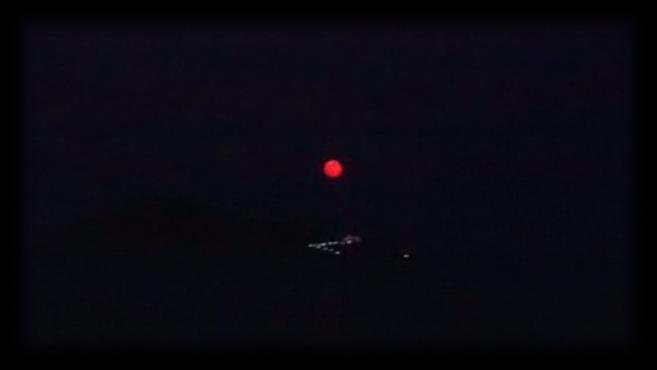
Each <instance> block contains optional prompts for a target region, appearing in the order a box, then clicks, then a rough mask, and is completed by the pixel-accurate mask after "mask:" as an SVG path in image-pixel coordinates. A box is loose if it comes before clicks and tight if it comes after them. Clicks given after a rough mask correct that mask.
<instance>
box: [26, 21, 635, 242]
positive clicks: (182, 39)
mask: <svg viewBox="0 0 657 370" xmlns="http://www.w3.org/2000/svg"><path fill="white" fill-rule="evenodd" d="M24 37H25V38H24V61H25V68H24V70H23V73H24V76H23V77H24V83H25V84H24V89H23V92H24V96H25V99H26V100H25V104H24V107H25V109H26V112H25V118H26V121H25V126H24V128H25V130H24V137H25V140H26V141H25V142H24V144H25V145H24V149H25V152H24V154H25V155H26V157H25V158H26V162H24V163H25V165H26V172H25V173H26V176H27V177H26V192H25V194H26V196H25V201H26V207H27V208H26V209H27V216H28V218H27V222H28V224H27V225H28V229H27V230H28V237H29V238H34V239H39V238H44V237H46V236H47V235H49V233H52V232H54V231H56V230H58V229H59V228H61V227H62V226H65V225H70V224H75V223H76V222H79V221H80V220H83V219H84V218H86V217H90V216H92V215H95V214H100V213H103V212H106V211H107V210H111V209H113V208H117V207H120V206H122V205H124V204H126V203H130V202H132V201H135V200H139V199H146V198H148V197H151V196H154V195H175V196H181V197H187V198H190V199H195V200H199V201H201V202H206V203H207V204H212V205H219V206H223V207H227V208H229V209H231V210H234V211H237V212H240V213H245V214H251V215H256V216H258V217H263V218H272V219H279V220H292V221H295V220H316V221H317V222H325V223H331V222H338V223H339V222H343V221H344V219H347V218H348V219H349V221H348V222H349V223H350V224H352V225H354V229H355V231H357V232H361V233H362V234H363V235H364V236H365V237H366V236H367V230H386V231H389V232H392V233H395V234H396V235H400V236H401V237H403V238H407V239H408V241H409V243H410V244H413V245H414V248H415V249H417V250H418V251H419V252H418V253H427V254H430V253H441V252H464V253H481V254H505V253H511V254H514V253H530V254H534V253H536V254H543V253H556V254H564V253H565V254H568V253H573V254H585V255H590V254H601V255H603V254H608V253H614V254H616V253H623V252H624V251H626V250H627V248H628V246H629V245H630V241H631V239H630V237H631V233H630V231H631V229H630V226H631V220H630V218H629V217H630V215H631V209H630V201H631V189H632V184H631V182H630V179H631V176H630V175H631V173H632V172H631V171H632V168H631V165H632V158H631V154H632V147H631V139H632V134H633V132H632V127H633V125H634V118H635V117H634V110H633V96H632V92H633V91H634V86H633V85H632V83H631V82H632V78H633V70H632V68H633V66H634V60H633V55H634V49H633V39H632V37H633V34H632V28H631V27H630V26H629V25H623V24H580V25H575V24H573V25H565V24H547V23H546V24H544V25H533V26H530V25H525V26H521V25H504V24H500V25H488V26H477V25H474V24H473V25H467V24H463V25H454V24H451V25H447V26H441V25H440V24H435V25H428V24H402V23H399V24H380V25H369V26H368V25H360V26H355V25H337V24H336V25H319V24H317V25H299V26H292V25H284V24H266V25H261V26H257V25H236V24H230V25H223V26H222V25H216V26H211V25H207V24H206V25H196V26H194V25H161V24H160V25H140V26H135V25H118V24H117V25H103V26H92V25H82V24H68V25H38V24H32V25H29V26H27V27H26V28H25V33H24ZM328 158H337V159H340V160H342V161H343V162H344V164H345V175H344V177H343V178H342V179H341V180H340V182H339V183H337V184H336V183H329V181H327V180H326V179H325V178H323V176H322V174H321V165H322V162H323V161H324V160H326V159H328ZM338 219H339V220H342V221H336V220H338Z"/></svg>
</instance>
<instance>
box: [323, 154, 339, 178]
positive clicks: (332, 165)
mask: <svg viewBox="0 0 657 370" xmlns="http://www.w3.org/2000/svg"><path fill="white" fill-rule="evenodd" d="M324 174H325V175H326V176H327V177H330V178H332V179H335V178H338V177H340V175H342V163H340V161H336V160H335V159H331V160H330V161H326V163H324Z"/></svg>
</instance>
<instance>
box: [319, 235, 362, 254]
mask: <svg viewBox="0 0 657 370" xmlns="http://www.w3.org/2000/svg"><path fill="white" fill-rule="evenodd" d="M359 241H360V238H358V239H353V238H351V237H347V238H345V239H343V240H334V241H329V242H323V243H310V244H308V248H313V249H319V250H321V251H324V252H327V253H332V254H334V255H336V256H339V255H341V254H342V252H341V251H339V250H337V249H335V248H333V247H334V246H343V245H349V244H354V243H358V242H359Z"/></svg>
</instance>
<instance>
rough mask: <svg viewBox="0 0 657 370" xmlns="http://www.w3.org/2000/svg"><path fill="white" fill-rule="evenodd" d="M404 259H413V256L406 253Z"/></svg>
mask: <svg viewBox="0 0 657 370" xmlns="http://www.w3.org/2000/svg"><path fill="white" fill-rule="evenodd" d="M402 257H403V258H405V259H408V258H411V255H410V254H408V253H404V255H403V256H402Z"/></svg>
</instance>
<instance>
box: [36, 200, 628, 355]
mask: <svg viewBox="0 0 657 370" xmlns="http://www.w3.org/2000/svg"><path fill="white" fill-rule="evenodd" d="M331 237H334V236H332V235H330V234H328V233H326V231H324V230H322V227H320V226H319V225H313V224H312V222H308V223H307V224H305V225H299V224H287V223H284V222H273V221H268V220H257V219H252V218H249V217H245V216H240V215H234V214H230V213H229V212H226V211H223V210H220V209H216V208H213V207H208V206H204V205H201V204H194V203H191V202H186V201H180V200H172V199H156V200H153V201H149V202H143V203H138V204H135V205H131V206H128V207H125V208H123V209H119V210H117V211H115V212H112V213H110V214H107V215H103V216H99V217H96V218H93V219H89V220H87V221H86V222H83V223H81V224H78V225H76V226H74V227H72V228H70V229H68V230H66V231H65V232H63V233H62V234H61V235H60V236H58V237H57V238H54V239H53V240H51V241H50V242H47V243H42V244H39V245H34V246H29V248H27V249H26V253H25V261H26V264H27V268H26V269H25V274H26V275H25V282H26V290H25V297H24V299H25V301H24V303H25V316H24V319H25V332H24V334H25V339H26V342H27V343H29V344H30V345H35V346H43V347H48V348H51V347H52V348H58V347H103V348H106V347H107V346H111V347H112V348H116V347H127V348H131V347H148V348H151V347H153V348H163V347H175V348H181V347H182V348H186V347H189V348H245V347H247V348H248V347H253V346H262V347H267V348H277V347H283V348H288V347H291V348H307V347H312V348H315V347H319V348H326V347H333V346H337V347H354V348H358V347H367V348H372V347H377V348H379V347H382V348H385V347H392V348H405V347H411V348H417V347H432V348H434V347H439V348H454V347H456V348H461V347H468V348H469V347H472V346H478V347H483V348H491V347H494V348H497V347H508V346H513V347H524V348H526V347H529V348H534V347H536V348H572V347H573V346H575V347H577V346H603V347H604V346H618V345H624V344H629V340H630V338H631V336H632V333H631V332H630V329H629V328H630V327H631V325H630V324H631V317H632V314H633V312H632V305H631V302H630V297H631V291H630V290H629V286H630V282H629V281H628V274H627V268H628V266H627V265H626V264H627V261H624V260H621V259H618V258H615V257H614V258H611V257H610V258H603V257H597V258H593V257H591V258H582V257H579V258H576V259H575V258H573V259H566V258H556V257H555V258H553V259H549V258H538V257H531V258H530V257H522V256H514V257H513V258H512V257H510V256H507V257H497V258H493V257H478V258H474V257H464V256H462V257H456V256H416V255H413V256H412V258H410V259H403V258H400V256H401V252H402V251H403V250H404V247H407V246H403V245H401V244H400V243H399V242H398V241H397V242H395V241H394V238H392V237H390V238H387V237H386V235H385V234H384V233H382V234H381V235H373V236H371V237H370V238H368V237H367V236H364V243H363V244H362V245H359V248H360V249H359V253H355V254H354V255H350V256H349V257H348V258H347V257H346V256H334V255H328V254H325V253H321V252H318V251H316V250H311V249H309V248H306V247H305V246H306V244H307V243H309V242H316V241H322V240H327V238H331Z"/></svg>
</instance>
